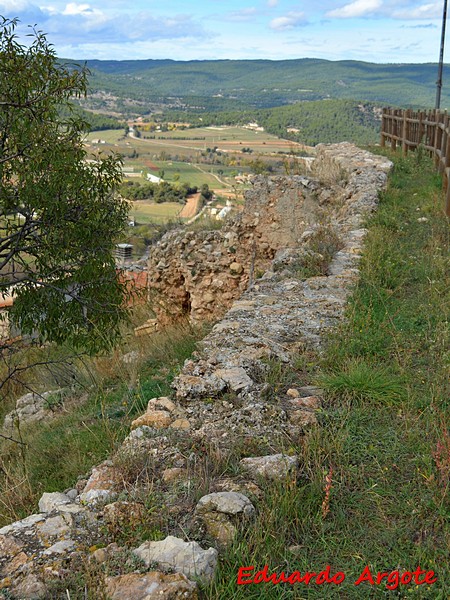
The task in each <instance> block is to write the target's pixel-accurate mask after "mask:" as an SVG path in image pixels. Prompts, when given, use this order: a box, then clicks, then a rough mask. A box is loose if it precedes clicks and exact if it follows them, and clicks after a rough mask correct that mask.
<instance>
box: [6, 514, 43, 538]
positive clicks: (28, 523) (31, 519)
mask: <svg viewBox="0 0 450 600" xmlns="http://www.w3.org/2000/svg"><path fill="white" fill-rule="evenodd" d="M46 516H47V515H45V514H35V515H30V516H28V517H25V519H21V520H20V521H15V522H14V523H11V525H5V526H4V527H2V528H1V529H0V535H9V534H10V533H14V534H18V535H20V533H21V532H22V531H23V530H25V529H29V528H30V527H33V526H34V525H36V523H40V522H41V521H45V518H46Z"/></svg>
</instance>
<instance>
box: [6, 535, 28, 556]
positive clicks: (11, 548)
mask: <svg viewBox="0 0 450 600" xmlns="http://www.w3.org/2000/svg"><path fill="white" fill-rule="evenodd" d="M23 547H24V544H23V543H22V542H20V540H18V539H16V538H14V537H11V536H8V535H0V559H2V558H10V557H12V556H15V555H16V554H19V552H20V551H21V550H22V548H23Z"/></svg>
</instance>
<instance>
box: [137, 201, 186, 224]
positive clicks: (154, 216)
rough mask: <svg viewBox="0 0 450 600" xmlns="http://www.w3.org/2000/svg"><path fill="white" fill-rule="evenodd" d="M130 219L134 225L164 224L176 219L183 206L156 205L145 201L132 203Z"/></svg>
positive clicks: (164, 203)
mask: <svg viewBox="0 0 450 600" xmlns="http://www.w3.org/2000/svg"><path fill="white" fill-rule="evenodd" d="M131 204H132V208H131V211H130V218H132V219H134V220H135V221H136V223H138V224H140V225H142V224H144V223H166V222H167V221H169V220H170V219H177V218H178V215H179V213H180V212H181V211H182V210H183V205H182V204H179V203H178V202H162V203H161V204H156V203H155V202H149V201H147V200H138V201H136V202H132V203H131Z"/></svg>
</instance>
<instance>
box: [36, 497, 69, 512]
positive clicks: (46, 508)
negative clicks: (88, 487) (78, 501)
mask: <svg viewBox="0 0 450 600" xmlns="http://www.w3.org/2000/svg"><path fill="white" fill-rule="evenodd" d="M70 502H71V499H70V498H69V496H67V495H66V494H61V493H60V492H51V493H48V492H44V493H43V494H42V496H41V499H40V500H39V510H40V511H41V512H42V513H49V512H52V510H55V509H58V508H59V507H60V506H61V504H69V503H70Z"/></svg>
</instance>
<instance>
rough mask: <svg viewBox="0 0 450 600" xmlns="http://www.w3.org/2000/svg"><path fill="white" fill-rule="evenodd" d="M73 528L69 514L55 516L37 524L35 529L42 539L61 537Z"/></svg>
mask: <svg viewBox="0 0 450 600" xmlns="http://www.w3.org/2000/svg"><path fill="white" fill-rule="evenodd" d="M72 527H73V517H72V515H71V514H65V515H57V516H56V517H51V518H48V519H46V520H45V521H43V522H42V523H38V525H37V526H36V529H37V531H38V534H39V535H40V537H42V538H44V539H45V538H49V537H56V536H59V537H63V536H65V535H66V534H67V533H69V531H70V530H71V528H72Z"/></svg>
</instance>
